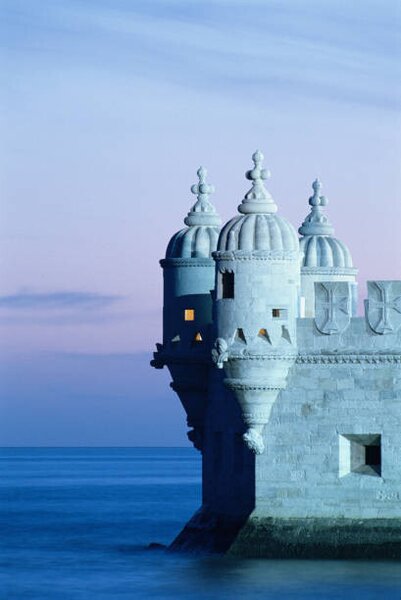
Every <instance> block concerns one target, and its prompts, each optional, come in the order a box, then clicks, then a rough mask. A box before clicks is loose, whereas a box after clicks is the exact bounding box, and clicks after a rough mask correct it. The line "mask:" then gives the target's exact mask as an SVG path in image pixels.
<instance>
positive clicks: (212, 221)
mask: <svg viewBox="0 0 401 600" xmlns="http://www.w3.org/2000/svg"><path fill="white" fill-rule="evenodd" d="M197 175H198V179H199V181H198V183H194V185H192V186H191V192H192V193H193V194H195V195H196V197H197V201H196V202H195V204H194V205H193V207H192V208H191V210H190V211H189V213H188V215H187V216H186V217H185V219H184V223H185V224H186V225H188V226H191V225H220V223H221V220H220V217H219V215H218V214H217V212H216V209H215V207H214V206H213V204H212V203H211V202H210V200H209V196H210V194H213V192H214V186H213V185H211V184H209V183H207V182H206V177H207V170H206V169H205V167H199V169H198V170H197Z"/></svg>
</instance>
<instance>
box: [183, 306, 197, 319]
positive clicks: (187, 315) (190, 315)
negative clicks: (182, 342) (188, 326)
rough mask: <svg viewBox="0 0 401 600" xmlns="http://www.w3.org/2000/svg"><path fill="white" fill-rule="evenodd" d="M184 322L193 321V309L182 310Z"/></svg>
mask: <svg viewBox="0 0 401 600" xmlns="http://www.w3.org/2000/svg"><path fill="white" fill-rule="evenodd" d="M184 320H185V321H195V310H194V309H193V308H186V309H185V310H184Z"/></svg>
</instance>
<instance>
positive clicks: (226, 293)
mask: <svg viewBox="0 0 401 600" xmlns="http://www.w3.org/2000/svg"><path fill="white" fill-rule="evenodd" d="M221 280H222V288H223V294H222V295H223V298H234V273H232V272H229V271H225V272H224V273H222V277H221Z"/></svg>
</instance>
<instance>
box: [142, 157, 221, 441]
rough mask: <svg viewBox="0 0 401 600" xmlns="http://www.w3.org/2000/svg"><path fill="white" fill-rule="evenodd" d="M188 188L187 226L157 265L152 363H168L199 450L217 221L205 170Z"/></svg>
mask: <svg viewBox="0 0 401 600" xmlns="http://www.w3.org/2000/svg"><path fill="white" fill-rule="evenodd" d="M197 173H198V178H199V182H198V183H197V184H195V185H193V186H192V187H191V191H192V193H193V194H195V195H196V196H197V200H196V202H195V204H194V205H193V207H192V208H191V210H190V211H189V213H188V215H187V216H186V218H185V219H184V223H185V224H186V225H187V227H186V228H185V229H182V230H181V231H179V232H178V233H176V234H175V235H174V236H173V237H172V238H171V240H170V242H169V244H168V247H167V252H166V258H164V259H163V260H161V261H160V264H161V266H162V268H163V276H164V305H163V344H157V352H155V355H154V360H153V361H152V364H153V366H154V367H158V368H161V367H163V366H164V365H167V367H168V369H169V371H170V373H171V376H172V379H173V381H172V383H171V387H172V388H173V389H174V391H176V392H177V394H178V396H179V398H180V400H181V402H182V404H183V407H184V409H185V411H186V413H187V422H188V425H189V427H192V428H193V429H192V431H190V432H189V433H188V437H189V439H190V440H191V441H192V442H193V443H194V445H195V446H196V447H197V448H198V449H201V448H202V432H203V420H204V412H205V407H206V397H207V380H208V369H209V365H210V348H211V335H212V333H211V331H212V297H211V294H210V291H211V290H212V289H213V287H214V271H215V264H214V260H213V259H212V256H211V254H212V252H213V251H214V250H215V249H216V247H217V240H218V236H219V224H220V217H219V215H218V214H217V213H216V210H215V208H214V206H213V205H212V204H211V202H210V200H209V196H210V194H211V193H212V192H213V191H214V188H213V186H212V185H209V184H208V183H206V175H207V171H206V169H204V168H203V167H200V168H199V170H198V172H197Z"/></svg>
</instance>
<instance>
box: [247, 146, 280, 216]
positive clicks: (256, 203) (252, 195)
mask: <svg viewBox="0 0 401 600" xmlns="http://www.w3.org/2000/svg"><path fill="white" fill-rule="evenodd" d="M263 159H264V156H263V154H262V153H261V151H260V150H256V152H255V153H254V154H253V155H252V161H253V164H254V168H253V169H251V170H250V171H247V172H246V174H245V176H246V178H247V179H249V180H250V181H252V187H251V189H250V190H249V192H247V193H246V194H245V198H244V199H243V201H242V203H241V204H240V205H239V207H238V210H239V212H240V213H242V214H245V215H246V214H252V213H254V214H255V213H275V212H277V205H276V203H275V202H274V200H273V198H272V196H271V195H270V193H269V192H268V191H267V189H266V188H265V185H264V183H263V182H264V181H265V180H266V179H268V178H269V177H270V171H269V170H268V169H264V168H263V167H262V163H263Z"/></svg>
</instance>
